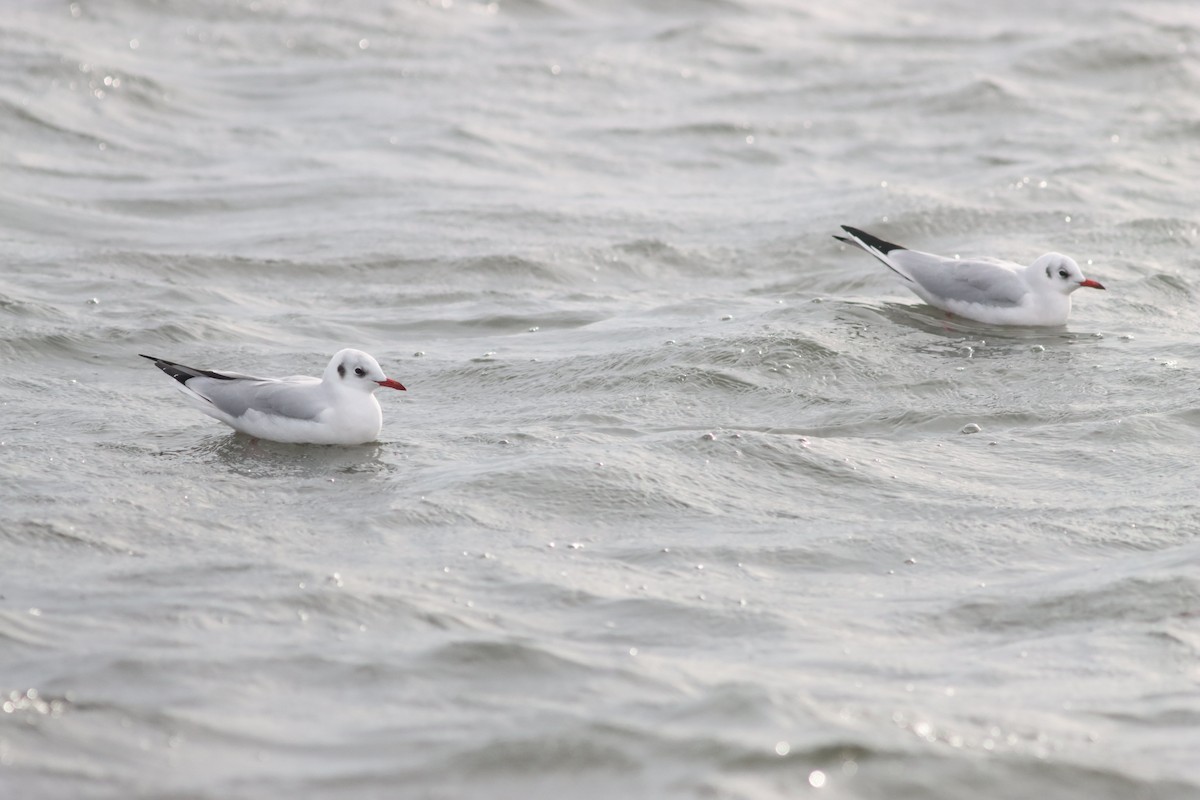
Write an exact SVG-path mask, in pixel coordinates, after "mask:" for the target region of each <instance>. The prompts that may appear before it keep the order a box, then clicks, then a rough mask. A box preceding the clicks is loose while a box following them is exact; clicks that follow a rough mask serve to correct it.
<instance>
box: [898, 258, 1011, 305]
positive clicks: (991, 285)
mask: <svg viewBox="0 0 1200 800" xmlns="http://www.w3.org/2000/svg"><path fill="white" fill-rule="evenodd" d="M887 257H888V258H890V259H891V260H892V261H893V262H894V263H895V264H896V266H897V267H899V268H900V270H903V272H904V273H906V275H907V277H908V278H910V279H911V280H912V282H913V283H915V284H917V285H918V286H920V287H921V288H922V289H924V290H925V291H926V292H928V293H929V294H931V295H934V296H935V297H939V298H941V299H943V300H946V301H949V302H959V303H981V304H983V305H988V306H1000V307H1009V306H1019V305H1021V303H1022V301H1023V300H1024V299H1025V296H1026V295H1027V294H1028V293H1029V287H1028V286H1027V285H1026V283H1025V281H1024V280H1023V279H1022V278H1021V276H1020V275H1019V274H1018V273H1017V272H1016V271H1015V270H1014V267H1015V266H1016V265H1009V264H1007V263H1006V262H1003V261H985V260H981V259H974V260H966V261H960V260H958V259H952V258H943V257H942V256H935V255H933V254H932V253H922V252H920V251H919V250H893V251H892V252H890V253H888V254H887ZM898 271H899V270H898Z"/></svg>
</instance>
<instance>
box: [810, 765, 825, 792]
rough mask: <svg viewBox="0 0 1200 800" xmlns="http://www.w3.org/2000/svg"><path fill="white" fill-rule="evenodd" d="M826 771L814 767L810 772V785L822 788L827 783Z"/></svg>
mask: <svg viewBox="0 0 1200 800" xmlns="http://www.w3.org/2000/svg"><path fill="white" fill-rule="evenodd" d="M825 780H826V779H825V773H824V772H822V771H821V770H819V769H814V770H813V771H812V772H810V773H808V785H809V786H811V787H813V788H814V789H820V788H821V787H822V786H824V785H825Z"/></svg>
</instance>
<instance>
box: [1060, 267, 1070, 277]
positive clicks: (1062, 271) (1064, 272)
mask: <svg viewBox="0 0 1200 800" xmlns="http://www.w3.org/2000/svg"><path fill="white" fill-rule="evenodd" d="M1070 274H1071V273H1069V272H1067V271H1066V270H1065V269H1060V270H1059V271H1058V277H1060V278H1066V277H1067V276H1068V275H1070Z"/></svg>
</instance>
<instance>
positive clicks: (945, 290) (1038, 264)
mask: <svg viewBox="0 0 1200 800" xmlns="http://www.w3.org/2000/svg"><path fill="white" fill-rule="evenodd" d="M842 230H844V231H845V232H846V233H848V234H849V236H848V237H847V236H834V237H833V238H835V239H838V240H839V241H843V242H846V243H847V244H852V245H856V246H858V247H861V248H862V249H863V250H866V251H867V252H868V253H870V254H871V255H873V256H875V257H876V258H877V259H879V260H880V261H882V262H883V263H884V264H885V265H886V266H887V267H888V268H889V269H890V270H891V271H892V272H894V273H896V274H897V275H899V276H900V277H901V278H903V279H904V281H905V285H906V286H907V287H908V288H909V289H911V290H912V291H913V293H914V294H916V295H917V297H920V298H921V299H922V300H924V301H925V302H926V303H928V304H929V305H931V306H934V307H935V308H940V309H942V310H943V311H948V312H950V313H952V314H957V315H959V316H960V317H966V318H967V319H973V320H975V321H977V322H983V323H986V324H988V325H1044V326H1050V325H1065V324H1066V322H1067V317H1068V316H1069V315H1070V313H1071V293H1072V292H1074V291H1075V290H1076V289H1078V288H1080V287H1082V286H1088V287H1091V288H1092V289H1103V288H1104V287H1103V286H1101V285H1100V284H1099V283H1098V282H1096V281H1094V280H1090V279H1088V278H1085V277H1083V272H1082V271H1081V270H1080V269H1079V265H1078V264H1076V263H1075V260H1074V259H1072V258H1069V257H1067V256H1064V255H1062V254H1061V253H1046V254H1045V255H1043V256H1039V257H1038V259H1037V260H1036V261H1034V262H1033V263H1032V264H1030V265H1029V266H1024V265H1022V264H1015V263H1013V262H1011V261H1001V260H999V259H994V258H976V259H963V260H959V259H957V258H947V257H945V256H937V255H934V254H933V253H922V252H921V251H920V250H908V249H906V248H903V247H901V246H900V245H898V244H892V243H891V242H885V241H884V240H883V239H880V238H879V237H877V236H872V235H871V234H869V233H867V232H866V231H860V230H858V229H857V228H851V227H850V226H848V225H843V226H842Z"/></svg>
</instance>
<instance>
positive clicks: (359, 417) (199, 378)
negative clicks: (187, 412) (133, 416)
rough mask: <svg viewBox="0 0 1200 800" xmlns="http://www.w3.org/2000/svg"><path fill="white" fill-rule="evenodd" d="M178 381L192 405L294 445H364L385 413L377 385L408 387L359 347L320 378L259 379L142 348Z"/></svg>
mask: <svg viewBox="0 0 1200 800" xmlns="http://www.w3.org/2000/svg"><path fill="white" fill-rule="evenodd" d="M139 355H141V356H142V358H148V359H150V360H151V361H153V362H154V366H156V367H158V368H159V369H161V370H162V371H163V372H165V373H167V374H168V375H170V376H171V377H172V378H174V379H175V380H177V381H179V385H178V386H176V387H175V388H177V389H179V390H180V391H181V392H183V394H184V396H185V397H187V399H188V401H189V402H191V404H192V405H194V406H196V407H197V408H199V409H200V410H201V411H203V412H204V413H205V414H208V415H209V416H210V417H213V418H215V419H218V420H220V421H221V422H224V423H225V424H226V425H228V426H229V427H231V428H233V429H234V430H238V431H241V432H242V433H245V434H249V435H250V436H254V437H256V438H258V439H266V440H268V441H272V442H286V443H289V444H364V443H366V442H372V441H374V440H375V438H376V437H377V436H379V430H380V428H382V427H383V412H382V411H381V410H380V408H379V401H378V400H376V399H375V391H376V390H377V389H379V388H380V387H381V386H386V387H388V388H389V389H399V390H400V391H404V386H402V385H401V384H400V383H399V382H398V381H394V380H392V379H391V378H389V377H387V376H386V375H384V374H383V370H382V369H381V368H380V366H379V362H378V361H376V360H375V359H374V358H372V357H371V356H369V355H367V354H366V353H364V352H362V351H361V350H350V349H346V350H339V351H338V352H337V353H336V354H335V355H334V357H333V358H332V359H331V360H330V362H329V366H327V367H326V368H325V372H324V374H323V375H322V376H321V377H320V378H310V377H308V376H305V375H295V376H292V377H288V378H254V377H251V376H249V375H242V374H239V373H237V372H225V371H217V370H207V369H196V368H195V367H185V366H184V365H183V364H176V363H175V362H174V361H167V360H166V359H165V358H156V357H155V356H148V355H145V354H144V353H139Z"/></svg>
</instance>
